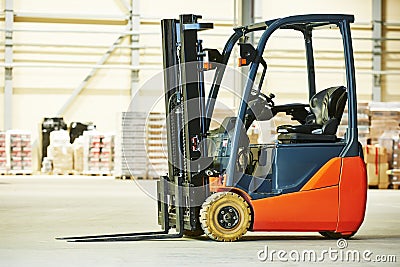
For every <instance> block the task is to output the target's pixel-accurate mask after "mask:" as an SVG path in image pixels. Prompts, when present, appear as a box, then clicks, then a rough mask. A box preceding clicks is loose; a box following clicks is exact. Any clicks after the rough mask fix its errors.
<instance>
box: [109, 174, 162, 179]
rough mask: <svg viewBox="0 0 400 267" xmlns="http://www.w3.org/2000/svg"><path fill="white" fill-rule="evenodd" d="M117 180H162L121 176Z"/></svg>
mask: <svg viewBox="0 0 400 267" xmlns="http://www.w3.org/2000/svg"><path fill="white" fill-rule="evenodd" d="M115 179H118V180H158V179H160V177H146V176H133V175H120V176H115Z"/></svg>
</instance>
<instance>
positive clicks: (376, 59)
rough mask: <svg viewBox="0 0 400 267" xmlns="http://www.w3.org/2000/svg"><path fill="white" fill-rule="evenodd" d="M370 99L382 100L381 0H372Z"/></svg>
mask: <svg viewBox="0 0 400 267" xmlns="http://www.w3.org/2000/svg"><path fill="white" fill-rule="evenodd" d="M372 38H373V47H372V71H373V72H374V74H373V75H374V79H373V81H372V101H381V100H382V75H381V71H382V0H372Z"/></svg>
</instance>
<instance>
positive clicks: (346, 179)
mask: <svg viewBox="0 0 400 267" xmlns="http://www.w3.org/2000/svg"><path fill="white" fill-rule="evenodd" d="M366 183H367V180H366V171H365V164H364V162H363V160H362V159H361V158H360V157H351V158H333V159H331V160H330V161H328V162H327V163H326V164H325V165H324V166H323V167H322V168H321V169H320V170H319V171H318V172H317V173H316V174H315V175H314V176H313V177H312V178H311V179H310V181H309V182H308V183H307V184H306V185H305V186H304V187H303V188H302V189H301V191H299V192H294V193H288V194H284V195H280V196H276V197H269V198H264V199H258V200H251V198H250V197H249V196H248V195H247V194H246V193H245V192H241V191H238V192H237V193H239V194H241V195H245V196H244V197H245V198H246V200H247V201H249V204H250V205H251V207H252V211H253V214H254V218H253V219H254V220H253V229H252V230H253V231H336V232H341V233H350V232H354V231H357V230H358V228H359V227H360V225H361V223H362V221H363V219H364V214H365V204H366V194H367V187H366Z"/></svg>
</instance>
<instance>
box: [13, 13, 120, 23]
mask: <svg viewBox="0 0 400 267" xmlns="http://www.w3.org/2000/svg"><path fill="white" fill-rule="evenodd" d="M14 21H15V22H35V23H67V24H100V25H126V24H127V19H126V17H116V16H101V15H98V16H95V15H89V14H85V15H76V14H50V13H14Z"/></svg>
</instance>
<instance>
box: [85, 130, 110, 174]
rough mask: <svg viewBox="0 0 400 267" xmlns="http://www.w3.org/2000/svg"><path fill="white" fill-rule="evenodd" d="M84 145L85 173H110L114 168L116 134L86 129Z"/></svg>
mask: <svg viewBox="0 0 400 267" xmlns="http://www.w3.org/2000/svg"><path fill="white" fill-rule="evenodd" d="M83 136H84V139H83V140H84V146H83V155H84V162H83V173H84V174H89V175H110V174H112V172H113V170H114V135H113V134H111V133H100V132H98V131H86V132H84V134H83Z"/></svg>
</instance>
